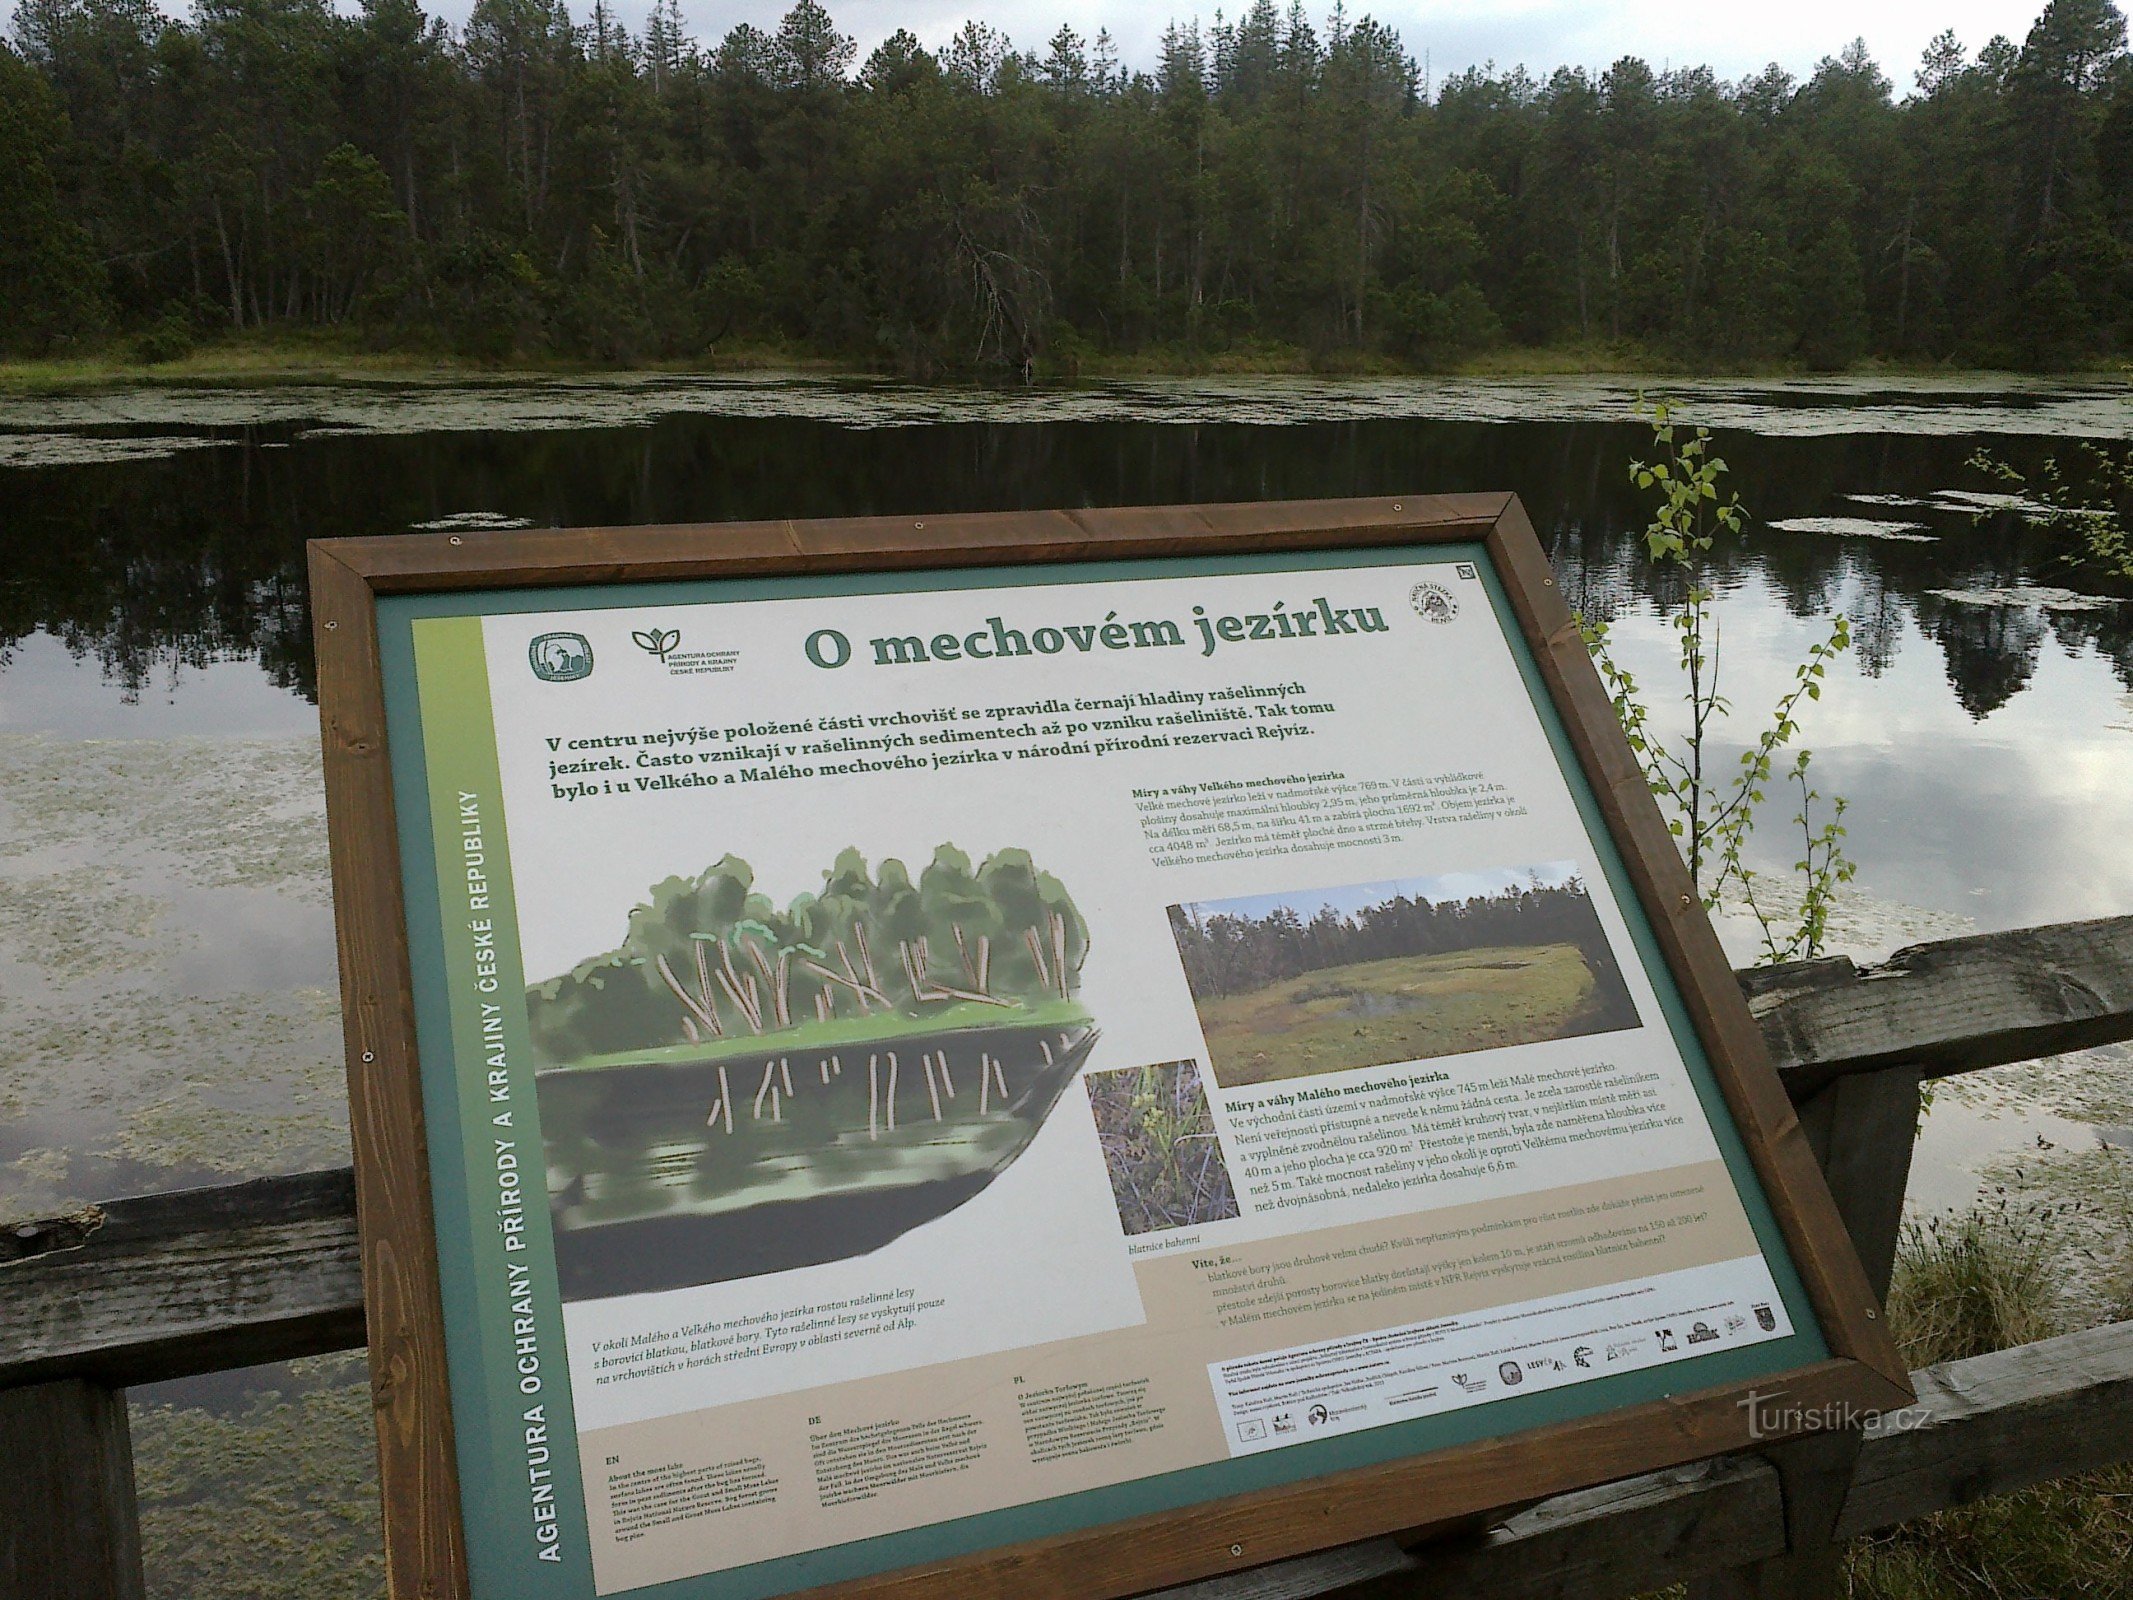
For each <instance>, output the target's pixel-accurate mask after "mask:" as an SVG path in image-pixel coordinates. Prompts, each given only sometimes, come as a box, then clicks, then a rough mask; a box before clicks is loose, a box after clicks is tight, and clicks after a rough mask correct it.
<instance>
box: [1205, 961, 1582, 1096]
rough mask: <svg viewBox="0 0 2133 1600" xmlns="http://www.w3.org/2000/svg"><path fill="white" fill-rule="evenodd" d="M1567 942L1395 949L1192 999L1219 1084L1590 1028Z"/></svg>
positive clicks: (1343, 1069) (1578, 967) (1341, 1069)
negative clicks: (1444, 950)
mask: <svg viewBox="0 0 2133 1600" xmlns="http://www.w3.org/2000/svg"><path fill="white" fill-rule="evenodd" d="M1595 988H1596V985H1595V984H1594V982H1593V976H1592V973H1591V971H1590V969H1588V968H1587V967H1586V965H1585V958H1584V957H1583V956H1582V955H1580V954H1579V953H1578V949H1577V946H1575V945H1573V944H1547V945H1503V946H1495V947H1491V948H1488V949H1481V950H1459V951H1453V952H1451V953H1449V954H1444V955H1430V956H1395V957H1392V958H1390V959H1388V960H1384V961H1364V962H1357V963H1355V964H1352V965H1349V966H1344V967H1328V968H1326V969H1324V970H1322V971H1319V972H1307V973H1305V974H1303V976H1301V977H1297V978H1287V979H1284V980H1282V981H1281V982H1279V983H1274V984H1269V985H1268V986H1267V987H1265V988H1263V989H1254V990H1251V991H1250V992H1248V993H1245V994H1236V995H1223V996H1221V997H1219V998H1216V999H1211V1000H1204V1001H1202V1002H1200V1004H1199V1008H1198V1009H1199V1013H1200V1026H1201V1029H1202V1031H1203V1032H1205V1034H1206V1035H1207V1049H1208V1054H1209V1056H1210V1058H1211V1060H1212V1065H1213V1069H1214V1075H1215V1081H1216V1082H1217V1083H1219V1084H1221V1085H1223V1086H1224V1087H1225V1088H1235V1087H1238V1086H1240V1085H1244V1084H1254V1083H1271V1082H1275V1081H1277V1080H1279V1079H1284V1078H1308V1077H1312V1076H1315V1075H1316V1074H1318V1073H1321V1072H1346V1071H1350V1070H1352V1069H1354V1068H1357V1067H1374V1066H1382V1065H1384V1064H1385V1063H1387V1062H1392V1061H1424V1060H1428V1059H1429V1058H1430V1057H1432V1056H1448V1055H1457V1054H1459V1053H1461V1052H1463V1051H1468V1050H1488V1049H1494V1048H1496V1047H1497V1046H1500V1045H1513V1044H1531V1043H1534V1042H1535V1041H1537V1040H1541V1039H1563V1038H1569V1037H1571V1036H1573V1035H1575V1034H1580V1033H1591V1032H1595V1031H1598V1029H1599V1028H1600V1027H1604V1026H1605V1025H1606V1024H1605V1023H1604V1021H1602V1020H1601V1019H1600V1018H1598V1017H1596V1016H1593V1015H1591V1012H1592V1010H1593V1008H1592V1006H1591V1004H1590V1002H1591V1001H1592V1000H1593V998H1594V990H1595Z"/></svg>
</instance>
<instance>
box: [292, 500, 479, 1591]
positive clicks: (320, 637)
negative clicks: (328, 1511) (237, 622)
mask: <svg viewBox="0 0 2133 1600" xmlns="http://www.w3.org/2000/svg"><path fill="white" fill-rule="evenodd" d="M310 554H311V610H312V635H313V639H314V641H315V643H316V647H317V652H318V681H319V726H320V736H321V744H322V747H323V757H324V767H325V778H326V818H327V822H328V827H327V830H326V833H327V843H328V847H329V850H330V853H331V855H332V859H333V923H334V944H335V948H336V951H337V954H338V956H339V959H340V975H341V1028H342V1036H343V1043H344V1049H345V1053H346V1057H347V1065H348V1090H349V1093H348V1129H349V1140H350V1143H351V1144H352V1145H353V1146H354V1149H355V1175H356V1179H355V1181H356V1220H357V1225H358V1228H359V1230H360V1233H361V1238H362V1249H361V1255H362V1263H363V1305H364V1318H365V1340H366V1343H367V1344H368V1345H369V1347H370V1386H371V1405H372V1408H373V1410H374V1411H375V1413H376V1417H377V1438H378V1470H379V1476H380V1478H381V1480H382V1481H383V1482H384V1483H385V1484H386V1485H387V1486H388V1489H389V1492H388V1493H387V1494H386V1496H385V1515H384V1531H385V1570H386V1581H387V1589H388V1592H390V1593H391V1594H393V1595H396V1596H403V1597H407V1600H412V1597H414V1596H416V1595H421V1596H424V1597H425V1600H463V1597H464V1596H465V1595H466V1593H467V1570H466V1546H465V1540H464V1537H463V1534H462V1530H461V1526H460V1520H459V1466H458V1459H457V1456H456V1455H455V1453H454V1449H453V1437H452V1415H451V1407H450V1405H449V1404H448V1403H447V1398H446V1397H447V1395H448V1394H449V1392H450V1391H449V1389H448V1387H447V1384H446V1377H445V1353H444V1309H443V1305H442V1301H441V1298H440V1289H439V1284H438V1274H437V1236H436V1233H435V1231H434V1229H433V1228H432V1226H431V1221H430V1219H431V1215H432V1212H431V1208H430V1192H429V1171H430V1167H429V1148H428V1144H427V1141H426V1140H425V1139H424V1137H423V1122H422V1096H421V1077H420V1072H419V1069H418V1068H417V1066H416V1060H415V1016H414V986H413V982H412V980H411V977H410V969H409V965H408V954H407V919H406V915H405V912H404V909H403V906H402V901H401V892H400V872H399V861H400V848H399V835H398V831H397V829H396V827H395V823H394V811H393V789H392V768H391V765H390V763H389V762H388V760H387V757H386V745H385V699H384V683H383V678H382V676H381V672H380V666H379V660H378V629H377V608H376V602H375V600H374V599H373V597H372V595H371V592H370V589H369V586H368V585H367V584H366V583H365V582H364V580H363V579H362V578H360V577H358V576H357V575H356V574H355V573H354V572H352V571H351V570H350V569H349V568H348V567H347V566H345V565H344V564H343V563H341V562H339V561H337V560H335V559H334V558H333V557H332V556H331V555H330V554H327V553H326V552H325V550H324V549H323V547H322V545H321V543H320V542H319V541H313V542H312V544H311V547H310Z"/></svg>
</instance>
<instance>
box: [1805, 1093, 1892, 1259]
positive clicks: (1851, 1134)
mask: <svg viewBox="0 0 2133 1600" xmlns="http://www.w3.org/2000/svg"><path fill="white" fill-rule="evenodd" d="M1919 1078H1920V1074H1919V1069H1918V1068H1917V1067H1915V1066H1903V1067H1883V1068H1882V1069H1881V1070H1880V1071H1878V1072H1860V1073H1854V1074H1851V1075H1849V1076H1847V1077H1842V1078H1839V1079H1837V1080H1836V1081H1835V1082H1834V1083H1828V1084H1824V1085H1823V1086H1822V1087H1821V1088H1820V1089H1818V1090H1816V1091H1815V1093H1814V1094H1813V1095H1812V1096H1811V1097H1810V1098H1809V1099H1808V1100H1807V1101H1806V1102H1805V1103H1804V1104H1802V1105H1801V1107H1800V1125H1801V1127H1802V1128H1804V1129H1805V1130H1806V1133H1807V1143H1808V1146H1809V1148H1811V1149H1812V1150H1813V1151H1814V1153H1815V1160H1816V1161H1817V1162H1819V1163H1820V1164H1821V1167H1822V1173H1823V1176H1825V1177H1826V1178H1827V1179H1828V1180H1829V1193H1830V1198H1831V1199H1833V1200H1834V1201H1836V1203H1837V1215H1839V1216H1840V1217H1842V1218H1843V1219H1844V1226H1845V1228H1846V1229H1847V1230H1848V1231H1849V1232H1850V1234H1851V1236H1852V1248H1853V1249H1854V1250H1856V1251H1857V1252H1858V1255H1859V1265H1860V1266H1861V1267H1862V1268H1864V1269H1865V1272H1866V1281H1867V1284H1868V1286H1869V1287H1871V1288H1872V1290H1873V1291H1874V1297H1875V1298H1876V1299H1877V1300H1886V1299H1887V1298H1888V1293H1889V1279H1890V1277H1891V1276H1892V1275H1893V1274H1894V1272H1895V1270H1896V1240H1897V1236H1898V1235H1899V1234H1900V1233H1901V1232H1902V1229H1903V1196H1904V1191H1905V1189H1907V1188H1908V1187H1909V1186H1910V1181H1911V1153H1912V1151H1913V1150H1914V1149H1915V1148H1916V1146H1917V1143H1918V1113H1919V1099H1920V1097H1919V1092H1918V1087H1919Z"/></svg>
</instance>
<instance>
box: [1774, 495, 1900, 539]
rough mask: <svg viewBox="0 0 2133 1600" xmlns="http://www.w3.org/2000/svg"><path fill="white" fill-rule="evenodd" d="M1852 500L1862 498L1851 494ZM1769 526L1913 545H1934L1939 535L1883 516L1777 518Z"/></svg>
mask: <svg viewBox="0 0 2133 1600" xmlns="http://www.w3.org/2000/svg"><path fill="white" fill-rule="evenodd" d="M1845 498H1846V499H1848V500H1857V499H1860V498H1862V497H1861V496H1859V495H1847V496H1845ZM1768 526H1769V527H1771V528H1773V529H1775V530H1776V531H1777V532H1779V533H1826V534H1832V535H1834V536H1836V537H1837V538H1840V539H1900V540H1903V541H1905V542H1907V543H1911V544H1931V543H1933V542H1934V540H1935V539H1936V538H1937V537H1938V535H1935V534H1931V533H1926V532H1924V531H1922V530H1923V529H1924V528H1925V526H1926V525H1925V524H1924V523H1923V522H1890V521H1884V520H1883V519H1881V518H1879V517H1773V518H1772V519H1771V520H1770V522H1769V524H1768Z"/></svg>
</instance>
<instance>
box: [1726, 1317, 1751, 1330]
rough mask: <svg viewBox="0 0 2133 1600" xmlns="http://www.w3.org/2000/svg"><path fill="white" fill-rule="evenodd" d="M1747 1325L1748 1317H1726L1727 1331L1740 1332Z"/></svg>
mask: <svg viewBox="0 0 2133 1600" xmlns="http://www.w3.org/2000/svg"><path fill="white" fill-rule="evenodd" d="M1747 1326H1748V1319H1747V1318H1746V1317H1728V1318H1726V1332H1728V1333H1738V1332H1740V1331H1741V1329H1743V1328H1745V1327H1747Z"/></svg>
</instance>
